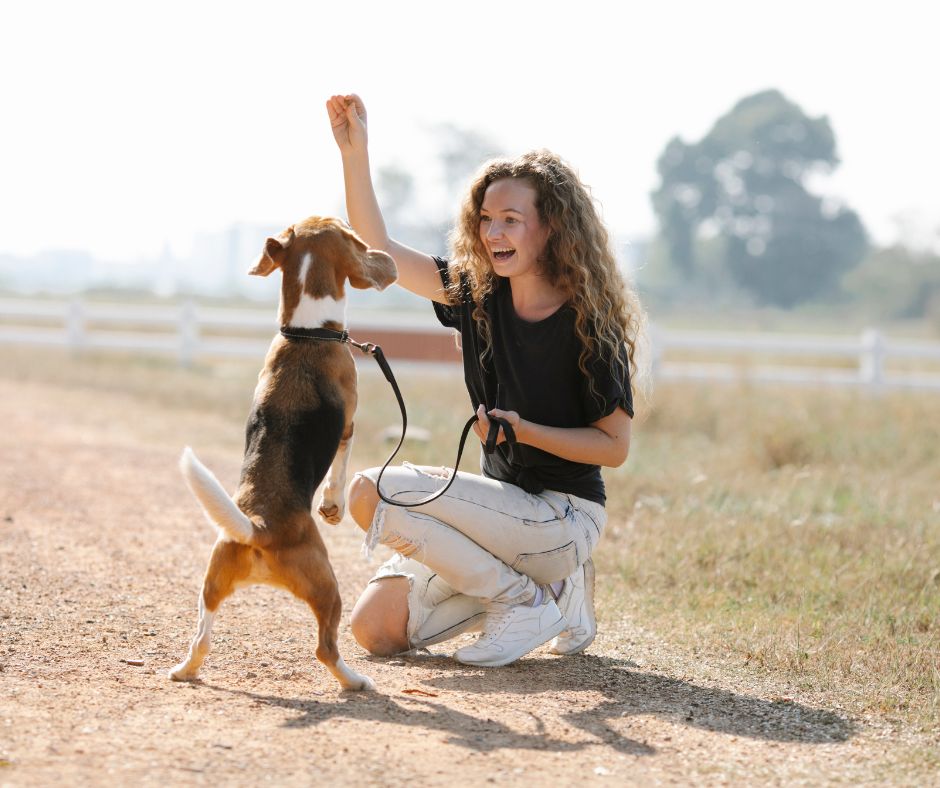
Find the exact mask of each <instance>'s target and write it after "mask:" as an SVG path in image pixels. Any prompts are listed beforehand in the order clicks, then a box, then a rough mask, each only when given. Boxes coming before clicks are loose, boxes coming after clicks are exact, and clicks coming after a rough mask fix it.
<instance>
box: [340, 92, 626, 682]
mask: <svg viewBox="0 0 940 788" xmlns="http://www.w3.org/2000/svg"><path fill="white" fill-rule="evenodd" d="M327 111H328V113H329V117H330V123H331V125H332V128H333V136H334V138H335V139H336V142H337V144H338V146H339V148H340V152H341V155H342V160H343V174H344V179H345V186H346V205H347V210H348V214H349V222H350V224H351V225H352V227H353V229H355V230H356V232H358V233H359V234H360V235H361V236H362V238H363V240H365V241H366V243H368V244H369V245H370V246H372V247H374V248H378V249H383V250H385V251H386V252H388V253H389V254H390V255H391V256H392V257H393V258H394V260H395V263H396V264H397V266H398V275H399V278H398V284H399V285H401V286H402V287H404V288H406V289H408V290H410V291H412V292H413V293H417V294H418V295H420V296H424V297H425V298H428V299H430V300H431V301H432V302H433V304H434V309H435V312H436V314H437V316H438V318H439V320H440V321H441V322H442V323H443V324H444V325H446V326H450V327H453V328H455V329H457V330H459V331H460V333H461V343H462V344H461V346H462V348H463V356H464V376H465V380H466V384H467V390H468V392H469V394H470V399H471V403H472V405H473V407H475V408H476V415H477V417H478V422H477V423H476V424H475V425H474V429H475V431H476V434H477V436H478V437H479V438H480V440H481V441H485V440H486V437H487V434H488V432H489V427H490V419H491V418H494V419H496V418H498V419H501V420H504V421H505V422H506V423H508V424H509V425H510V426H511V427H512V432H513V433H514V435H515V443H510V442H507V440H506V437H507V436H506V435H505V434H504V430H503V429H502V427H500V432H499V437H498V445H497V446H496V449H495V451H493V452H492V453H489V454H484V455H483V456H482V460H481V464H482V470H483V475H482V476H476V475H473V474H466V473H462V472H461V473H458V474H457V478H456V479H455V480H454V483H453V485H452V486H451V487H450V489H449V490H448V492H447V494H446V495H444V496H442V497H441V498H439V499H437V500H436V501H434V502H432V503H430V504H426V505H424V506H420V507H414V508H404V507H398V506H389V505H387V504H385V503H384V502H381V501H380V499H379V497H378V495H377V493H376V489H375V480H376V477H377V475H378V469H371V470H368V471H364V472H362V473H360V474H357V475H356V477H355V478H354V479H353V482H352V484H351V485H350V490H349V511H350V513H351V514H352V516H353V519H355V521H356V522H357V523H358V524H359V526H360V527H361V528H362V529H363V530H366V531H367V532H368V536H367V545H369V546H370V547H371V546H372V545H374V544H376V543H381V544H385V545H388V546H389V547H391V548H393V549H394V550H395V551H396V555H395V556H394V557H393V558H392V559H391V560H390V561H388V562H386V563H385V564H384V565H383V566H382V567H381V569H380V570H379V571H378V573H377V574H376V576H375V577H374V578H373V580H372V581H371V582H370V584H369V586H368V587H367V588H366V590H365V592H364V593H363V594H362V596H361V597H360V599H359V601H358V603H357V604H356V607H355V609H354V610H353V613H352V631H353V635H354V636H355V637H356V640H357V641H358V642H359V643H360V645H362V646H363V647H364V648H366V649H367V650H368V651H370V652H372V653H373V654H377V655H390V654H394V653H398V652H401V651H405V650H408V649H411V648H417V647H423V646H428V645H431V644H433V643H439V642H441V641H443V640H446V639H448V638H451V637H454V636H455V635H458V634H460V633H462V632H466V631H469V630H471V629H473V628H480V627H481V626H482V629H483V632H482V634H481V635H480V637H479V639H478V640H477V641H476V642H475V643H473V644H471V645H468V646H465V647H463V648H461V649H458V650H457V652H456V653H455V654H454V657H455V659H457V660H458V661H460V662H463V663H465V664H470V665H482V666H494V667H495V666H499V665H506V664H509V663H510V662H513V661H515V660H516V659H518V658H519V657H521V656H523V655H524V654H526V653H528V652H529V651H531V650H532V649H534V648H537V647H538V646H540V645H542V644H543V643H545V642H547V641H548V640H550V639H552V638H554V640H553V641H552V644H551V650H552V651H553V652H554V653H557V654H575V653H579V652H581V651H583V650H584V649H585V648H587V646H588V645H589V644H590V643H591V641H592V640H593V639H594V635H595V633H596V624H595V617H594V599H593V595H594V566H593V563H592V562H591V560H590V556H591V551H592V550H593V549H594V547H595V545H596V544H597V541H598V539H599V538H600V535H601V532H602V530H603V528H604V524H605V523H606V519H607V517H606V512H605V509H604V502H605V496H604V484H603V481H602V479H601V474H600V467H599V466H601V465H605V466H611V467H616V466H619V465H621V464H622V463H623V462H624V461H625V460H626V458H627V453H628V451H629V447H630V424H631V419H632V417H633V399H632V391H631V383H630V372H631V368H632V369H634V370H635V363H634V358H633V356H634V348H635V345H636V342H637V338H638V335H639V332H640V330H641V324H642V318H643V315H642V310H641V309H640V306H639V302H638V300H637V298H636V295H635V294H634V293H633V292H632V291H630V290H628V289H627V288H625V286H624V283H623V280H622V279H621V277H620V274H619V272H618V270H617V267H616V263H615V261H614V258H613V255H612V253H611V251H610V248H609V243H608V237H607V232H606V230H605V229H604V227H603V225H602V223H601V222H600V220H599V218H598V216H597V214H596V212H595V209H594V206H593V203H592V201H591V198H590V196H589V195H588V193H587V190H586V189H585V187H584V185H583V184H581V182H580V181H579V179H578V177H577V175H575V174H574V173H573V172H572V171H571V170H570V169H569V168H568V167H567V166H566V165H565V164H564V163H563V162H562V161H561V160H560V159H559V158H558V157H557V156H554V155H553V154H551V153H548V152H547V151H536V152H533V153H529V154H526V155H524V156H522V157H520V158H519V159H517V160H515V161H508V160H496V161H492V162H489V163H487V164H486V165H485V166H484V169H483V170H482V171H481V173H480V174H479V175H478V176H477V178H476V180H475V181H474V182H473V184H472V186H471V189H470V193H469V195H468V196H467V198H466V200H465V201H464V204H463V207H462V210H461V215H460V218H459V222H458V225H457V227H456V228H455V230H454V232H453V235H452V238H451V241H452V249H453V260H452V261H451V262H450V263H448V262H447V261H445V260H442V259H440V258H435V257H432V256H430V255H427V254H423V253H421V252H418V251H416V250H414V249H410V248H408V247H406V246H404V245H402V244H400V243H398V242H396V241H394V240H393V239H391V238H389V237H388V233H387V231H386V229H385V224H384V221H383V219H382V214H381V211H380V209H379V206H378V203H377V201H376V197H375V190H374V188H373V185H372V180H371V176H370V171H369V156H368V146H367V127H366V111H365V107H364V105H363V103H362V101H361V99H360V98H359V97H358V96H355V95H350V96H333V97H331V98H330V99H329V100H328V101H327ZM450 473H452V471H448V470H447V469H427V468H416V467H413V466H410V465H408V464H405V465H404V466H402V467H400V468H389V469H388V471H386V473H385V475H384V476H383V478H382V492H383V493H384V494H385V495H386V496H388V497H391V498H393V499H394V500H402V501H409V500H417V499H418V498H421V497H424V495H426V494H427V493H429V492H432V491H434V490H436V489H439V488H440V487H441V486H442V481H441V479H442V478H447V477H448V475H449V474H450Z"/></svg>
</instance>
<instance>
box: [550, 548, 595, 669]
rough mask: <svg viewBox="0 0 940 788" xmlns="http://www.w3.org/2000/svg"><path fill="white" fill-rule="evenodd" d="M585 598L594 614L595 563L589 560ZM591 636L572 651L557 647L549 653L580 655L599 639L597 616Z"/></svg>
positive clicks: (586, 569)
mask: <svg viewBox="0 0 940 788" xmlns="http://www.w3.org/2000/svg"><path fill="white" fill-rule="evenodd" d="M584 596H585V598H586V599H587V602H588V609H589V610H590V611H591V612H592V613H593V612H594V562H593V561H591V560H588V562H587V563H586V564H585V565H584ZM591 628H592V629H593V632H591V636H590V637H588V638H587V639H586V640H585V641H584V642H583V643H579V644H578V645H577V646H575V647H574V648H571V649H560V648H557V647H554V646H553V647H552V648H550V649H549V652H550V653H552V654H558V655H559V656H562V657H572V656H574V655H575V654H580V653H581V652H582V651H584V650H585V649H586V648H587V647H588V646H590V645H591V644H592V643H593V642H594V638H595V637H597V616H596V615H595V616H592V618H591Z"/></svg>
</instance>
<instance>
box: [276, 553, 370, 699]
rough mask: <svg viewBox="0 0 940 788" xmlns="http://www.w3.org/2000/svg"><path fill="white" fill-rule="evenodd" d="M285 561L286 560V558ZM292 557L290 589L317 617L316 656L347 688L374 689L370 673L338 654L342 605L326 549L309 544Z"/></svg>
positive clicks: (344, 687)
mask: <svg viewBox="0 0 940 788" xmlns="http://www.w3.org/2000/svg"><path fill="white" fill-rule="evenodd" d="M281 560H282V563H287V562H284V561H283V557H282V559H281ZM288 560H289V561H290V565H291V566H290V575H291V582H290V584H289V588H290V590H291V591H292V592H293V593H294V594H295V595H296V596H298V597H300V598H301V599H303V600H304V602H306V603H307V604H308V605H309V606H310V609H311V610H313V613H314V615H315V616H316V617H317V624H318V627H319V631H318V642H317V659H318V660H320V662H322V663H323V664H324V665H326V667H327V669H328V670H329V671H330V673H332V674H333V675H334V676H335V677H336V680H337V681H339V683H340V684H341V685H342V687H343V689H347V690H373V689H375V683H374V682H373V681H372V679H370V678H369V677H368V676H363V675H362V674H360V673H357V672H356V671H354V670H352V669H351V668H350V667H349V666H348V665H347V664H346V663H345V662H344V661H343V658H342V657H341V656H340V654H339V648H338V647H337V644H336V640H337V634H338V632H339V619H340V615H341V614H342V610H343V605H342V601H341V600H340V596H339V588H338V587H337V584H336V576H335V575H334V574H333V568H332V567H331V566H330V562H329V559H328V558H327V555H326V550H325V549H323V548H322V547H321V548H318V547H317V546H316V545H310V546H307V547H305V548H303V550H302V551H300V550H298V551H297V555H295V556H292V557H291V559H288Z"/></svg>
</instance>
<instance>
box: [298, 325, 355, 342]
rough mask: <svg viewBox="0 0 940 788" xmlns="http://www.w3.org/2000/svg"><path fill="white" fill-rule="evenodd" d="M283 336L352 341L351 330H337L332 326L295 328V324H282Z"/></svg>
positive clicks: (329, 340)
mask: <svg viewBox="0 0 940 788" xmlns="http://www.w3.org/2000/svg"><path fill="white" fill-rule="evenodd" d="M281 336H283V337H285V338H287V339H314V340H321V341H325V342H342V343H344V344H345V343H347V342H349V341H350V339H349V332H348V331H347V330H346V329H345V328H344V329H343V330H342V331H336V330H335V329H332V328H295V327H293V326H281Z"/></svg>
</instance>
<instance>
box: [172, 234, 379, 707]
mask: <svg viewBox="0 0 940 788" xmlns="http://www.w3.org/2000/svg"><path fill="white" fill-rule="evenodd" d="M275 268H280V269H281V274H282V281H281V303H280V312H279V318H280V323H281V326H286V327H291V328H320V327H326V328H333V329H342V328H343V323H344V319H345V315H344V312H345V283H346V282H347V281H348V282H349V283H350V284H351V285H352V286H353V287H357V288H367V287H374V288H377V289H379V290H382V289H383V288H385V287H387V286H388V285H389V284H391V283H392V282H394V281H395V278H396V276H397V272H396V270H395V263H394V262H393V261H392V258H391V257H389V256H388V255H387V254H385V253H384V252H380V251H375V250H370V249H368V248H367V246H366V244H365V243H363V242H362V240H360V239H359V237H358V236H356V235H355V233H353V232H352V231H351V230H349V229H348V228H347V227H346V226H345V225H343V224H342V223H341V222H339V221H338V220H336V219H325V218H319V217H311V218H309V219H306V220H304V221H303V222H300V223H298V224H295V225H293V226H292V227H289V228H288V229H287V230H285V231H284V232H283V233H281V234H280V235H278V236H277V237H275V238H268V239H267V241H266V243H265V247H264V251H263V253H262V254H261V257H260V258H259V259H258V261H257V263H256V264H255V266H254V267H253V268H252V269H251V271H249V273H251V274H254V275H257V276H267V275H268V274H270V273H271V272H272V271H274V269H275ZM355 410H356V367H355V362H354V361H353V359H352V355H351V354H350V351H349V346H348V345H345V344H340V343H337V342H318V341H309V340H289V339H286V338H285V337H284V336H282V335H281V334H280V333H278V334H277V335H276V336H275V337H274V341H273V342H272V343H271V347H270V349H269V350H268V355H267V357H266V358H265V363H264V369H263V370H262V371H261V374H260V375H259V378H258V386H257V388H256V389H255V395H254V403H253V405H252V409H251V415H250V416H249V418H248V424H247V427H246V441H245V456H244V460H243V463H242V471H241V479H240V481H239V483H238V489H237V490H236V492H235V495H234V496H232V497H229V495H228V494H227V493H226V492H225V490H224V488H223V487H222V485H221V484H219V482H218V481H217V480H216V478H215V476H213V475H212V473H211V472H210V471H209V470H208V469H207V468H206V467H205V466H204V465H202V463H200V462H199V460H197V459H196V456H195V454H194V453H193V451H192V449H190V448H188V447H187V448H186V449H185V450H184V451H183V456H182V457H181V459H180V469H181V471H182V473H183V476H184V477H185V479H186V482H187V484H188V485H189V488H190V489H191V490H192V492H193V494H194V495H195V496H196V498H198V499H199V502H200V503H201V504H202V507H203V509H204V510H205V513H206V516H207V517H208V518H209V520H210V521H211V522H212V523H213V524H214V525H215V526H216V527H217V528H218V529H219V538H218V540H217V541H216V543H215V546H214V547H213V549H212V556H211V557H210V559H209V566H208V568H207V570H206V575H205V579H204V581H203V585H202V593H201V594H200V595H199V622H198V626H197V629H196V636H195V637H194V638H193V642H192V645H191V646H190V649H189V655H188V656H187V658H186V659H185V660H184V661H183V662H181V663H180V664H179V665H177V666H176V667H175V668H173V669H172V670H171V671H170V678H172V679H174V680H176V681H187V680H192V679H195V678H196V676H197V673H198V671H199V668H200V666H201V665H202V662H203V660H204V659H205V657H206V655H207V654H208V653H209V644H210V638H211V633H212V623H213V619H214V618H215V614H216V612H217V610H218V608H219V605H220V604H221V602H222V600H224V599H225V598H226V597H227V596H229V595H230V594H231V593H232V592H233V591H235V590H236V589H237V588H239V587H241V586H245V585H250V584H254V583H267V584H269V585H275V586H279V587H281V588H286V589H287V590H289V591H291V592H292V593H293V594H295V595H296V596H298V597H299V598H300V599H302V600H304V601H305V602H306V603H307V604H308V605H309V606H310V607H311V609H312V610H313V612H314V614H315V615H316V618H317V622H318V624H319V643H318V646H317V659H319V660H320V661H321V662H322V663H323V664H324V665H326V667H327V668H328V669H329V670H330V672H331V673H332V674H333V675H334V676H335V677H336V678H337V679H338V680H339V683H340V684H341V685H342V686H343V688H344V689H353V690H361V689H372V688H374V684H373V683H372V680H371V679H369V678H368V677H366V676H362V675H360V674H358V673H356V672H355V671H353V670H351V669H350V668H348V667H347V666H346V663H345V662H343V658H342V657H341V656H340V655H339V651H338V649H337V646H336V639H337V631H338V628H339V620H340V612H341V601H340V597H339V591H338V589H337V585H336V577H335V576H334V574H333V569H332V567H331V566H330V563H329V560H328V558H327V552H326V547H325V545H324V544H323V539H322V538H321V536H320V533H319V531H318V530H317V526H316V524H315V522H314V520H313V517H312V516H311V513H310V510H311V507H312V501H313V495H314V493H315V491H316V489H317V487H318V486H319V484H320V482H321V481H322V480H323V479H324V477H327V473H329V476H328V477H327V482H326V485H325V486H324V490H323V495H322V498H321V500H320V503H319V507H318V511H319V513H320V515H321V516H322V517H323V519H325V520H326V521H327V522H329V523H331V524H335V523H338V522H339V521H340V520H341V519H342V517H343V513H344V511H345V500H344V490H345V486H346V466H347V463H348V462H349V451H350V448H351V445H352V436H353V414H354V413H355Z"/></svg>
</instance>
